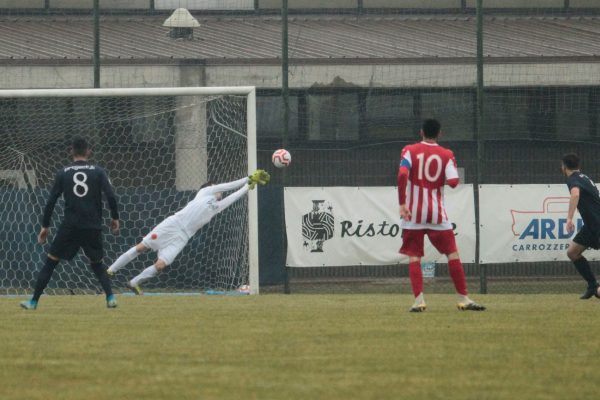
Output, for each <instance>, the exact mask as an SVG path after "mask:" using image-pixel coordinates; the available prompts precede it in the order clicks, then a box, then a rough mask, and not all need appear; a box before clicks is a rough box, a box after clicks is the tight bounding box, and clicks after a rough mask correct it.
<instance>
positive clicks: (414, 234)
mask: <svg viewBox="0 0 600 400" xmlns="http://www.w3.org/2000/svg"><path fill="white" fill-rule="evenodd" d="M425 235H427V237H428V238H429V241H430V242H431V244H432V245H433V247H435V248H436V249H437V251H439V252H440V253H442V254H446V255H448V254H451V253H454V252H455V251H458V249H457V248H456V239H454V231H453V230H452V229H448V230H445V231H436V230H433V229H403V230H402V247H400V253H401V254H405V255H407V256H409V257H423V256H424V255H425V253H424V251H423V247H424V239H425Z"/></svg>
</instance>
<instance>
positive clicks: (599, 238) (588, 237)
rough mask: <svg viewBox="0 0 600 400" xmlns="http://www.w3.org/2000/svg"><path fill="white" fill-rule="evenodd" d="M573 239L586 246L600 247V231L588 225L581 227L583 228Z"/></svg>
mask: <svg viewBox="0 0 600 400" xmlns="http://www.w3.org/2000/svg"><path fill="white" fill-rule="evenodd" d="M573 241H574V242H575V243H577V244H580V245H582V246H585V247H591V248H592V249H595V250H598V249H600V233H598V232H594V231H592V230H591V229H590V228H588V227H587V226H586V225H583V226H582V227H581V230H580V231H579V232H577V235H575V237H574V238H573Z"/></svg>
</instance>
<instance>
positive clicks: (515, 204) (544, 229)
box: [479, 185, 600, 263]
mask: <svg viewBox="0 0 600 400" xmlns="http://www.w3.org/2000/svg"><path fill="white" fill-rule="evenodd" d="M479 203H480V218H481V227H480V235H481V252H480V262H481V263H506V262H533V261H568V258H567V248H568V246H569V242H570V241H571V240H572V239H573V236H574V235H575V233H568V232H567V230H566V223H567V211H568V208H569V191H568V189H567V186H566V185H482V186H481V187H480V189H479ZM573 220H574V221H573V222H575V228H576V231H578V230H579V228H581V226H582V225H583V221H582V220H581V217H580V216H579V214H578V213H577V212H576V213H575V218H574V219H573ZM599 255H600V254H599V253H598V252H596V251H590V252H589V253H588V252H586V258H588V259H590V260H599V259H600V257H599Z"/></svg>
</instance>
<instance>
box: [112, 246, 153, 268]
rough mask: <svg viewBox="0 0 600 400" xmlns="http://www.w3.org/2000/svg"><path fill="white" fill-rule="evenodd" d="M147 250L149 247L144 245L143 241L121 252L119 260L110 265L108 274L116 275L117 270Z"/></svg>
mask: <svg viewBox="0 0 600 400" xmlns="http://www.w3.org/2000/svg"><path fill="white" fill-rule="evenodd" d="M146 250H148V248H147V247H146V246H144V244H143V243H138V244H137V245H135V246H134V247H132V248H130V249H129V250H127V251H126V252H125V253H123V254H121V256H120V257H119V258H117V260H116V261H115V262H114V263H113V264H112V265H111V266H110V267H108V270H107V272H108V274H109V275H114V274H115V272H117V271H118V270H120V269H121V268H123V267H124V266H126V265H127V264H129V263H130V262H131V261H133V260H135V258H136V257H137V256H139V255H140V254H141V253H143V252H145V251H146Z"/></svg>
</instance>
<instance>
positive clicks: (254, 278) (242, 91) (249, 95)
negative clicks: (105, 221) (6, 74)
mask: <svg viewBox="0 0 600 400" xmlns="http://www.w3.org/2000/svg"><path fill="white" fill-rule="evenodd" d="M218 95H224V96H227V95H232V96H246V102H247V103H246V124H247V129H248V139H247V146H248V174H251V173H252V172H253V171H254V170H256V164H257V161H256V158H257V157H256V88H255V87H254V86H237V87H233V86H232V87H219V86H215V87H164V88H110V89H15V90H0V98H33V97H46V98H49V97H133V96H218ZM248 241H249V243H248V262H249V266H248V268H249V275H250V276H249V278H248V279H249V282H248V283H249V285H250V294H258V292H259V287H258V286H259V285H258V196H257V193H256V191H255V190H251V191H249V192H248Z"/></svg>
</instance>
